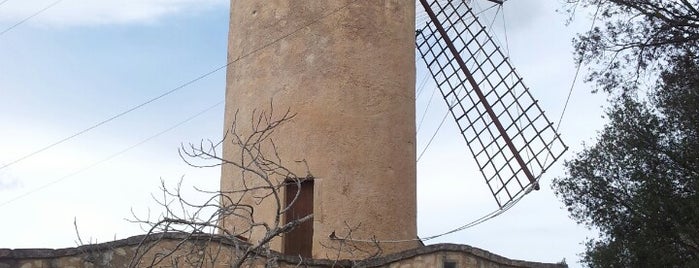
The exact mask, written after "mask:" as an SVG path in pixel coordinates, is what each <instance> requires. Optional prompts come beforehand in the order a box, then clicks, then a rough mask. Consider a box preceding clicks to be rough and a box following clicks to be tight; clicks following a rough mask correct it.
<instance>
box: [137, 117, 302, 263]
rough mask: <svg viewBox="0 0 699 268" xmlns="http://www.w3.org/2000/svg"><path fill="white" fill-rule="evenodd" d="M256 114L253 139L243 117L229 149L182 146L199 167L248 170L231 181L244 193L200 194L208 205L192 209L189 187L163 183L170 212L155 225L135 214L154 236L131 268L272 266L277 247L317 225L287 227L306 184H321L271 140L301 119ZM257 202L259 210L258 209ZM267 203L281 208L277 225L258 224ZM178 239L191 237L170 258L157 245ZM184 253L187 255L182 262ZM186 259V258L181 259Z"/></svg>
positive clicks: (295, 222) (140, 248)
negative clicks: (291, 188)
mask: <svg viewBox="0 0 699 268" xmlns="http://www.w3.org/2000/svg"><path fill="white" fill-rule="evenodd" d="M252 114H253V116H252V118H251V126H252V131H251V132H249V134H247V135H242V134H240V132H239V131H238V129H237V127H238V126H237V117H238V115H237V113H236V115H235V120H234V121H233V123H232V125H231V127H230V129H229V130H228V132H227V134H226V135H225V136H226V137H224V139H223V140H222V141H219V142H212V141H206V142H204V141H202V142H200V143H199V144H189V145H182V146H181V148H180V150H179V152H180V155H181V157H182V159H183V160H184V161H185V162H187V164H189V165H191V166H194V167H200V168H203V167H220V166H221V165H232V166H234V167H235V168H237V169H238V170H240V173H239V177H237V178H230V179H235V180H239V182H240V183H238V185H240V186H241V187H239V188H238V189H234V190H231V191H205V190H201V189H198V188H195V189H196V190H197V191H198V192H199V193H204V194H206V195H207V198H206V199H205V200H204V201H203V202H198V203H197V202H190V201H188V200H187V198H185V197H184V196H183V193H182V184H181V183H182V181H180V183H179V184H178V185H177V186H175V187H173V188H168V187H167V186H166V185H165V184H164V183H162V186H161V189H160V190H161V192H162V196H160V197H158V198H155V199H156V201H157V202H158V204H159V205H160V206H161V207H162V208H163V209H164V212H163V213H162V215H160V216H158V217H157V218H156V219H152V218H151V217H150V215H147V216H145V217H142V216H138V215H136V213H132V214H133V219H132V220H131V221H132V222H135V223H139V224H142V225H143V226H145V227H147V228H146V229H147V230H146V236H144V237H143V241H142V243H141V244H139V246H138V247H137V249H136V253H135V257H134V258H133V260H132V261H131V264H130V267H136V266H139V267H141V266H155V265H158V264H160V263H162V262H163V261H165V260H170V261H171V262H172V263H171V265H173V266H178V265H180V264H186V265H187V266H190V265H194V266H198V267H199V266H207V265H211V266H213V265H215V264H216V263H217V262H218V263H220V262H221V261H224V260H225V259H227V261H228V263H230V266H231V267H241V266H243V265H245V264H246V263H247V264H252V263H254V262H255V261H257V260H258V257H259V256H261V255H264V256H265V257H266V258H265V259H267V261H268V262H273V261H274V260H273V258H272V257H271V256H273V254H270V253H271V250H270V248H269V243H270V242H271V241H272V240H273V239H275V238H278V237H281V236H282V235H283V234H285V233H288V232H290V231H291V230H293V229H294V228H296V227H297V226H299V225H300V224H302V223H304V222H306V221H309V220H311V219H312V217H313V215H312V214H310V215H306V216H304V217H301V218H298V219H293V220H288V219H287V220H286V221H284V216H285V214H286V213H287V212H289V210H290V209H291V207H292V206H293V205H294V203H296V201H297V199H298V198H299V195H300V193H301V183H303V182H304V181H307V180H312V179H313V176H312V175H311V174H310V172H308V170H306V174H304V175H302V176H299V175H297V174H295V173H294V172H292V171H291V170H290V169H288V168H286V167H285V166H284V165H282V160H281V159H280V157H279V154H278V153H277V148H276V145H275V144H274V142H273V140H272V138H271V135H272V134H273V133H274V131H275V129H276V128H277V127H279V126H280V125H282V124H285V123H287V122H288V121H289V120H291V119H292V118H293V117H294V114H292V113H290V111H289V110H287V111H286V112H285V113H283V114H282V115H281V116H275V115H274V111H273V109H270V111H269V112H264V111H263V112H259V111H254V112H253V113H252ZM224 142H231V143H232V145H233V146H234V147H235V148H237V149H239V151H238V152H237V153H239V154H238V155H237V157H236V159H234V160H233V159H225V158H224V157H223V156H222V154H221V153H219V152H220V151H221V146H222V145H223V143H224ZM300 162H304V163H305V161H300ZM306 167H307V165H306ZM290 184H295V185H296V186H297V187H296V189H297V190H296V192H295V193H286V194H294V195H295V196H294V198H293V199H292V200H291V202H283V200H284V196H283V193H282V191H283V189H285V188H286V186H288V185H290ZM250 200H252V201H253V202H252V203H250V202H249V201H250ZM267 200H272V202H271V203H273V204H274V210H275V211H274V212H275V214H274V215H275V216H274V218H273V219H272V220H271V221H270V220H266V221H263V220H261V219H256V218H255V216H254V215H255V213H254V210H255V206H256V205H258V204H260V203H262V202H265V201H267ZM224 220H227V221H230V220H232V221H235V222H236V223H241V224H239V225H236V226H235V228H224V227H225V226H224V224H222V223H223V221H224ZM256 229H261V230H263V231H264V235H263V236H262V238H261V239H257V240H253V239H252V237H251V236H252V234H253V231H254V230H256ZM173 232H175V233H181V234H184V235H183V236H180V239H179V240H180V241H179V242H177V243H174V244H173V245H168V246H167V248H168V249H167V250H165V251H163V250H162V247H163V240H160V239H155V240H153V239H152V238H153V237H154V236H155V237H157V236H158V235H160V236H162V234H163V233H173ZM162 237H164V236H162ZM147 238H150V239H147ZM148 241H150V242H148ZM193 245H194V246H193ZM155 251H157V253H154V252H155ZM176 252H180V253H178V257H177V258H174V254H176ZM182 252H185V254H181V253H182ZM146 256H148V257H146Z"/></svg>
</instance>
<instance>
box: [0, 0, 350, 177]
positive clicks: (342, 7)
mask: <svg viewBox="0 0 699 268" xmlns="http://www.w3.org/2000/svg"><path fill="white" fill-rule="evenodd" d="M60 1H63V0H58V1H56V2H54V3H57V2H60ZM356 1H357V0H353V1H350V2H348V3H347V4H345V5H343V6H341V7H339V8H337V9H335V10H333V11H331V12H329V13H327V14H325V15H322V16H320V17H318V18H316V19H314V20H311V21H310V22H308V23H306V24H304V25H302V26H301V27H299V28H297V29H295V30H293V31H291V32H289V33H287V34H285V35H282V36H280V37H278V38H277V39H274V40H272V41H271V42H269V43H267V44H264V45H262V46H260V47H258V48H256V49H253V50H252V51H250V52H248V53H245V54H243V55H240V56H238V57H237V58H236V59H234V60H232V61H230V62H228V63H226V64H224V65H221V66H219V67H217V68H215V69H213V70H211V71H209V72H207V73H204V74H202V75H200V76H198V77H196V78H194V79H192V80H189V81H187V82H186V83H184V84H181V85H179V86H177V87H175V88H173V89H170V90H168V91H166V92H164V93H162V94H160V95H158V96H156V97H154V98H151V99H149V100H147V101H145V102H143V103H141V104H138V105H136V106H133V107H131V108H129V109H127V110H125V111H123V112H120V113H118V114H116V115H114V116H112V117H109V118H107V119H105V120H103V121H100V122H98V123H97V124H94V125H92V126H90V127H88V128H85V129H83V130H81V131H78V132H76V133H74V134H72V135H70V136H68V137H65V138H63V139H61V140H59V141H57V142H54V143H51V144H49V145H47V146H44V147H42V148H41V149H39V150H36V151H34V152H31V153H29V154H27V155H24V156H22V157H20V158H18V159H15V160H13V161H11V162H9V163H7V164H4V165H2V166H0V170H2V169H5V168H7V167H9V166H12V165H14V164H17V163H18V162H21V161H23V160H25V159H27V158H30V157H32V156H34V155H36V154H39V153H41V152H44V151H46V150H48V149H51V148H53V147H54V146H56V145H59V144H61V143H64V142H66V141H68V140H71V139H73V138H75V137H77V136H80V135H82V134H84V133H86V132H88V131H91V130H93V129H95V128H97V127H100V126H102V125H104V124H106V123H109V122H111V121H113V120H115V119H117V118H119V117H122V116H124V115H126V114H128V113H130V112H133V111H135V110H137V109H139V108H141V107H143V106H146V105H148V104H150V103H152V102H154V101H157V100H159V99H161V98H163V97H165V96H167V95H170V94H172V93H175V92H176V91H179V90H181V89H183V88H185V87H187V86H189V85H191V84H194V83H196V82H197V81H199V80H201V79H204V78H206V77H208V76H210V75H212V74H214V73H216V72H218V71H220V70H222V69H225V68H226V67H228V66H230V65H232V64H234V63H236V62H238V61H240V60H242V59H244V58H247V57H248V56H250V55H252V54H255V53H257V52H259V51H260V50H263V49H265V48H267V47H269V46H271V45H273V44H276V43H278V42H279V41H281V40H283V39H286V38H287V37H289V36H292V35H294V34H296V33H298V32H299V31H301V30H303V29H304V28H306V27H309V26H311V25H313V24H315V23H318V22H319V21H321V20H322V19H324V18H326V17H329V16H331V15H333V14H335V13H337V12H339V11H340V10H342V9H345V8H346V7H348V6H349V5H350V4H353V3H354V2H356Z"/></svg>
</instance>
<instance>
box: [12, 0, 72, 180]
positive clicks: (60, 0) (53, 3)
mask: <svg viewBox="0 0 699 268" xmlns="http://www.w3.org/2000/svg"><path fill="white" fill-rule="evenodd" d="M7 1H9V0H5V1H3V2H2V3H0V5H2V4H4V3H5V2H7ZM62 1H63V0H56V1H54V2H52V3H51V4H49V5H47V6H45V7H44V8H42V9H40V10H39V11H37V12H35V13H34V14H31V15H29V16H28V17H26V18H24V19H22V20H20V21H19V22H17V23H15V24H13V25H12V26H10V27H7V29H5V30H3V31H2V32H0V36H2V35H3V34H5V33H7V32H9V31H11V30H12V29H14V28H16V27H17V26H20V25H22V24H23V23H25V22H27V21H28V20H31V19H32V18H34V17H36V16H38V15H39V14H41V13H44V11H46V10H48V9H49V8H52V7H54V6H55V5H58V3H60V2H62ZM0 169H1V168H0Z"/></svg>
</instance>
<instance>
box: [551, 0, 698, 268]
mask: <svg viewBox="0 0 699 268" xmlns="http://www.w3.org/2000/svg"><path fill="white" fill-rule="evenodd" d="M567 3H568V6H567V7H568V8H569V9H568V10H569V11H570V12H573V13H574V12H576V11H575V10H576V8H579V7H588V8H589V7H591V8H592V9H593V10H594V12H595V16H596V18H597V19H598V21H601V22H602V24H603V26H599V27H595V28H593V29H592V30H590V31H588V32H586V33H583V34H581V35H579V37H578V38H577V39H576V40H575V41H574V44H575V46H576V52H577V57H578V59H579V60H580V63H581V64H585V65H587V66H589V67H590V70H591V72H590V75H589V76H588V81H592V82H595V83H596V85H597V86H598V87H597V88H598V89H602V90H603V91H604V92H607V93H609V94H610V95H609V96H610V97H609V100H610V105H609V108H608V112H607V118H608V120H609V121H608V123H607V124H606V125H605V126H604V128H603V129H602V130H601V131H600V132H599V134H598V137H597V140H596V141H595V142H594V143H593V144H591V145H586V146H585V148H584V149H583V151H582V152H580V153H578V154H577V155H576V156H575V157H574V158H573V159H572V160H569V161H567V162H566V163H565V167H566V175H565V176H563V177H560V178H557V179H555V180H554V183H553V188H554V190H555V192H556V194H557V195H558V196H559V197H560V198H561V199H562V200H563V202H564V204H565V206H566V207H567V208H568V210H569V212H570V213H571V216H572V218H574V219H575V220H577V221H578V223H581V224H585V225H587V226H589V227H592V228H596V229H597V230H599V231H600V234H601V236H600V237H599V238H597V239H593V240H590V241H588V242H587V245H586V246H587V248H586V251H585V252H584V253H583V262H584V263H585V264H587V265H589V266H592V267H699V195H697V188H699V12H698V11H697V7H699V3H698V2H697V1H696V0H691V1H690V0H674V1H666V0H568V1H567Z"/></svg>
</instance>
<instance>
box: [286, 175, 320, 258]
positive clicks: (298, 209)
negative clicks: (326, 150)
mask: <svg viewBox="0 0 699 268" xmlns="http://www.w3.org/2000/svg"><path fill="white" fill-rule="evenodd" d="M297 191H298V185H297V184H296V183H295V182H293V181H289V182H288V184H287V185H286V189H285V196H286V198H285V205H286V206H289V205H291V208H290V209H289V211H287V212H286V214H285V216H284V223H285V224H286V223H290V222H292V221H294V220H298V219H301V218H303V217H306V216H308V215H310V214H313V181H312V180H307V181H303V182H301V191H300V192H299V195H298V198H296V201H294V198H295V197H296V193H297ZM292 202H293V204H292ZM283 240H284V246H283V251H284V254H286V255H294V256H298V255H301V256H302V257H306V258H311V257H312V253H313V220H312V219H311V220H308V221H305V222H303V223H301V225H299V226H297V227H296V228H295V229H293V230H291V231H290V232H288V233H286V234H285V235H284V239H283Z"/></svg>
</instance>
